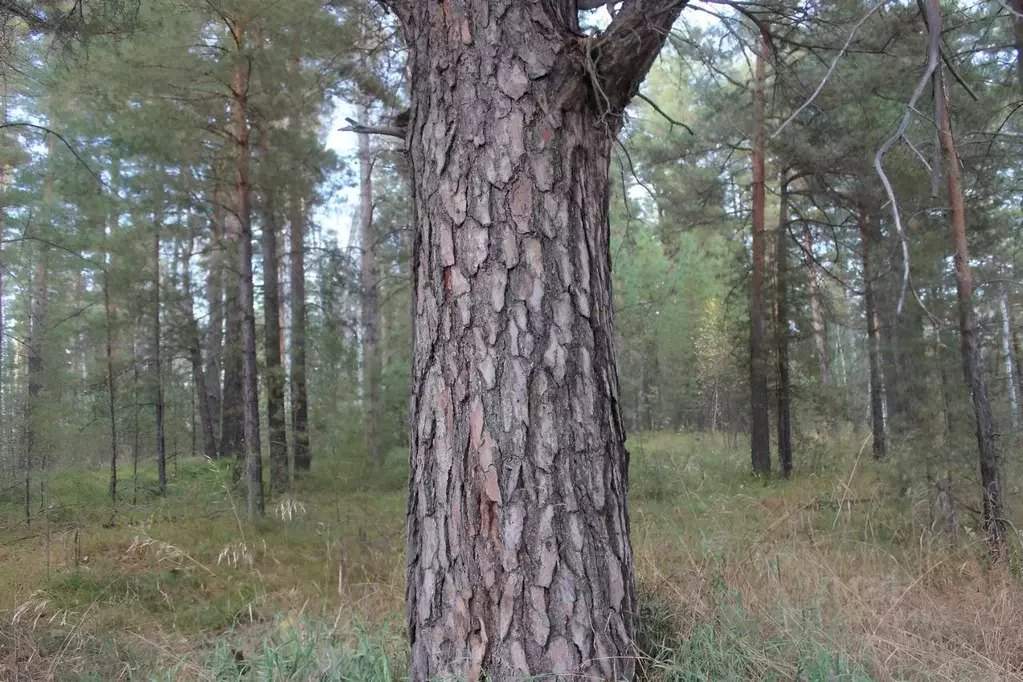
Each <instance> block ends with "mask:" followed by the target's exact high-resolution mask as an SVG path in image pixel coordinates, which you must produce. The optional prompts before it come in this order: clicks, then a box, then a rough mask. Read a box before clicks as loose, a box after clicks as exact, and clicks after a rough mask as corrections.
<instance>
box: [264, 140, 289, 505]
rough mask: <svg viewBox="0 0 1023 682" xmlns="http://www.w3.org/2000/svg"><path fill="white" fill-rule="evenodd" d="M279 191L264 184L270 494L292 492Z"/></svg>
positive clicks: (266, 147)
mask: <svg viewBox="0 0 1023 682" xmlns="http://www.w3.org/2000/svg"><path fill="white" fill-rule="evenodd" d="M260 144H261V148H262V150H263V158H264V159H266V158H269V151H270V150H269V146H270V145H269V139H268V137H267V136H266V133H265V132H264V136H263V137H262V138H261V142H260ZM275 192H276V190H275V188H274V187H273V186H271V185H270V183H267V182H264V183H263V330H264V337H263V343H264V350H265V353H266V372H265V374H264V375H263V380H264V383H265V386H266V415H267V427H268V429H267V437H268V438H269V439H270V493H271V494H273V493H281V492H284V491H286V490H287V489H288V434H287V431H286V428H285V417H284V367H283V365H282V362H281V353H282V346H281V312H280V311H281V302H280V289H279V287H280V274H279V266H278V258H277V234H278V232H279V231H280V230H279V228H278V224H277V206H276V201H275V199H276V194H275Z"/></svg>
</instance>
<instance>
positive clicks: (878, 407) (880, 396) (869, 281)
mask: <svg viewBox="0 0 1023 682" xmlns="http://www.w3.org/2000/svg"><path fill="white" fill-rule="evenodd" d="M872 232H873V231H872V229H871V216H870V214H869V213H868V212H867V208H866V206H864V205H862V204H861V205H860V248H861V249H862V250H863V302H864V307H865V309H866V317H867V356H868V358H869V365H870V420H871V422H872V426H873V429H874V457H875V458H876V459H883V458H884V456H885V454H886V452H885V445H886V444H885V413H884V412H885V411H884V377H883V374H882V372H881V338H880V333H879V332H878V318H877V300H876V298H875V296H874V271H873V263H872V261H871V246H872V242H873V234H872Z"/></svg>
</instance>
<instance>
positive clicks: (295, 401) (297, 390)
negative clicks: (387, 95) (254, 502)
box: [290, 187, 312, 472]
mask: <svg viewBox="0 0 1023 682" xmlns="http://www.w3.org/2000/svg"><path fill="white" fill-rule="evenodd" d="M303 201H304V199H303V197H302V195H301V192H299V191H298V189H297V187H296V188H295V190H294V193H293V195H292V197H291V230H290V236H291V437H292V438H293V439H294V446H293V447H292V457H293V459H294V463H295V471H296V472H302V471H309V468H310V465H311V463H312V458H311V453H310V450H309V394H308V389H307V387H306V378H305V355H306V353H305V345H306V302H305V211H304V207H303Z"/></svg>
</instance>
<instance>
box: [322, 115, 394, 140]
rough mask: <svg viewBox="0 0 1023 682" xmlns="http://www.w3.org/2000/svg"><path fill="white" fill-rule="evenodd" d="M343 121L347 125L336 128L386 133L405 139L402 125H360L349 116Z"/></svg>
mask: <svg viewBox="0 0 1023 682" xmlns="http://www.w3.org/2000/svg"><path fill="white" fill-rule="evenodd" d="M345 121H346V122H347V123H348V125H347V126H345V127H344V128H338V130H340V131H341V132H345V133H358V134H365V135H387V136H388V137H397V138H400V139H401V140H402V141H404V140H405V133H406V131H407V129H406V128H405V127H403V126H368V125H362V124H361V123H359V122H357V121H353V120H352V119H350V118H346V119H345Z"/></svg>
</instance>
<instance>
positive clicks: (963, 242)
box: [925, 0, 1006, 561]
mask: <svg viewBox="0 0 1023 682" xmlns="http://www.w3.org/2000/svg"><path fill="white" fill-rule="evenodd" d="M925 7H926V10H927V24H928V30H929V31H930V32H931V33H932V40H934V38H933V36H934V35H935V34H940V31H941V6H940V4H939V3H938V0H926V5H925ZM934 83H935V91H936V92H937V93H938V94H939V97H938V107H937V111H938V132H939V136H940V138H941V150H942V154H943V157H944V162H945V163H944V166H945V175H946V180H947V182H948V198H949V205H950V207H951V209H952V210H951V222H952V241H953V244H954V247H955V255H954V261H955V272H956V299H957V301H958V308H959V337H960V340H961V345H962V354H963V377H964V379H965V380H966V387H967V389H968V390H969V391H970V395H971V397H972V400H973V414H974V418H975V420H976V427H977V450H978V456H979V463H980V480H981V487H982V489H983V497H984V500H983V502H984V504H983V522H984V529H985V531H986V533H987V539H988V543H989V545H990V548H991V551H992V553H993V555H994V556H995V557H996V559H998V560H1000V561H1004V560H1005V558H1006V534H1005V517H1004V514H1003V511H1002V476H1001V471H1000V467H1001V463H1000V461H999V460H1000V456H999V453H998V447H997V443H996V438H997V436H996V430H995V423H994V416H993V415H992V413H991V401H990V399H989V397H988V390H987V378H986V376H985V372H984V361H983V358H982V357H981V349H980V342H979V339H978V338H977V337H978V332H977V322H976V316H975V313H974V310H973V272H972V271H971V269H970V252H969V248H968V246H967V239H966V202H965V200H964V197H963V186H962V179H961V177H960V170H959V153H958V151H957V149H956V141H955V137H954V136H953V135H952V122H951V119H950V116H949V111H948V109H949V107H948V92H947V91H946V90H945V86H944V82H943V78H942V76H941V68H940V65H939V69H938V71H937V72H936V74H935V78H934Z"/></svg>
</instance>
